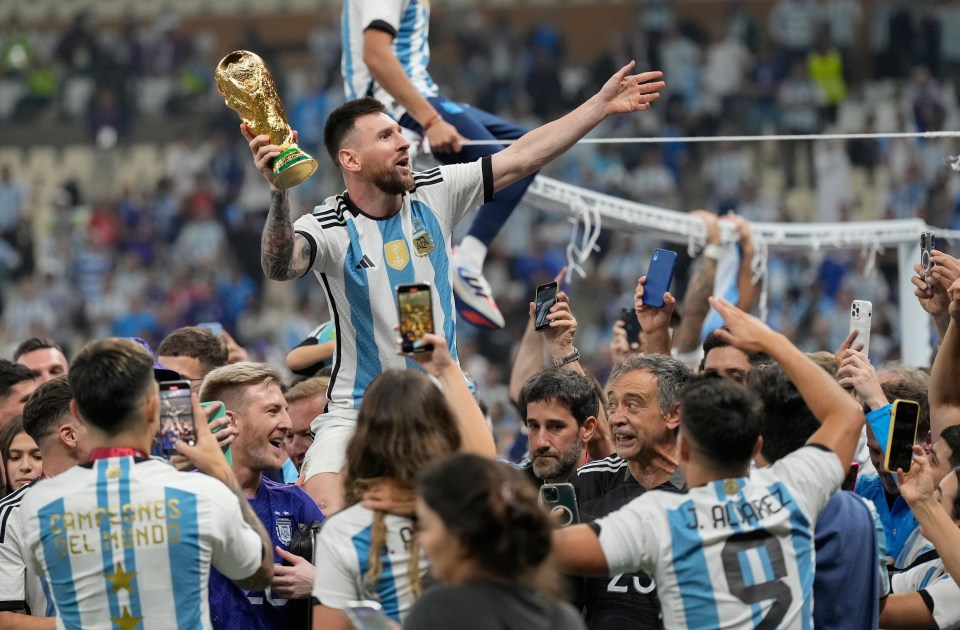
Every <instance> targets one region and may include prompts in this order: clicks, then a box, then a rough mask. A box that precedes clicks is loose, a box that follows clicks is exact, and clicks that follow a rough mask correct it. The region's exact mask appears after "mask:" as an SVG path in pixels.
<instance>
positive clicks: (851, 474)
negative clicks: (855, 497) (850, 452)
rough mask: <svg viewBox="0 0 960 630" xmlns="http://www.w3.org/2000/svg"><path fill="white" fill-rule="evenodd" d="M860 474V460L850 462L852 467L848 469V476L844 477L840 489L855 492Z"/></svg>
mask: <svg viewBox="0 0 960 630" xmlns="http://www.w3.org/2000/svg"><path fill="white" fill-rule="evenodd" d="M858 476H860V464H859V462H853V463H852V464H850V468H848V469H847V476H846V477H844V479H843V483H842V484H840V489H841V490H849V491H850V492H853V491H854V490H855V489H856V487H857V477H858Z"/></svg>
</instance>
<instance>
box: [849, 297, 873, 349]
mask: <svg viewBox="0 0 960 630" xmlns="http://www.w3.org/2000/svg"><path fill="white" fill-rule="evenodd" d="M872 318H873V304H872V303H871V302H869V301H867V300H854V301H853V303H851V304H850V330H851V331H854V330H856V331H857V338H856V339H854V340H853V345H854V346H856V345H857V344H858V343H862V344H863V350H861V351H860V352H862V353H863V356H865V357H869V356H870V320H871V319H872Z"/></svg>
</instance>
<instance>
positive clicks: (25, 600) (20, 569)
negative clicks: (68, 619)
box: [0, 484, 56, 617]
mask: <svg viewBox="0 0 960 630" xmlns="http://www.w3.org/2000/svg"><path fill="white" fill-rule="evenodd" d="M32 485H33V484H27V485H25V486H23V487H22V488H20V489H19V490H17V491H16V492H13V493H12V494H9V495H7V496H5V497H4V498H3V499H2V500H0V611H4V610H13V611H19V610H22V611H24V612H26V613H27V614H28V615H36V616H42V617H53V616H54V615H55V614H56V611H55V610H54V609H53V602H50V601H48V600H47V595H46V592H45V588H46V584H45V583H44V582H42V581H41V580H40V578H39V577H38V576H37V574H36V573H35V572H34V571H33V570H32V569H30V568H29V567H28V566H27V564H26V561H25V558H24V555H23V531H22V529H23V521H22V520H21V519H20V502H21V501H22V500H23V497H24V495H25V494H26V493H27V491H29V490H30V488H31V487H32Z"/></svg>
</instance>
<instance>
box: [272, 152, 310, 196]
mask: <svg viewBox="0 0 960 630" xmlns="http://www.w3.org/2000/svg"><path fill="white" fill-rule="evenodd" d="M316 170H317V161H316V160H315V159H313V158H312V157H310V156H309V155H307V154H306V153H305V152H303V151H302V150H301V149H300V147H298V146H297V145H295V144H291V145H290V146H289V147H288V148H287V149H286V150H285V151H284V152H283V153H281V154H280V155H278V156H277V157H276V158H275V159H274V160H273V183H274V184H275V185H276V186H277V188H291V187H293V186H296V185H297V184H299V183H301V182H302V181H304V180H305V179H307V178H308V177H310V176H311V175H313V174H314V173H315V172H316Z"/></svg>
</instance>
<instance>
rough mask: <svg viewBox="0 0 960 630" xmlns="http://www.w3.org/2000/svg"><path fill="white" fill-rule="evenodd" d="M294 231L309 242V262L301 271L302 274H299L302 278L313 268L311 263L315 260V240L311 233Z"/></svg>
mask: <svg viewBox="0 0 960 630" xmlns="http://www.w3.org/2000/svg"><path fill="white" fill-rule="evenodd" d="M295 233H296V234H300V235H301V236H303V238H305V239H307V242H308V243H310V264H309V265H308V266H307V270H306V271H304V272H303V275H301V276H300V277H301V278H302V277H303V276H305V275H307V274H308V273H310V270H311V269H313V263H315V262H317V241H316V240H314V238H313V235H311V234H307V233H306V232H301V231H300V230H297V231H296V232H295Z"/></svg>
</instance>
